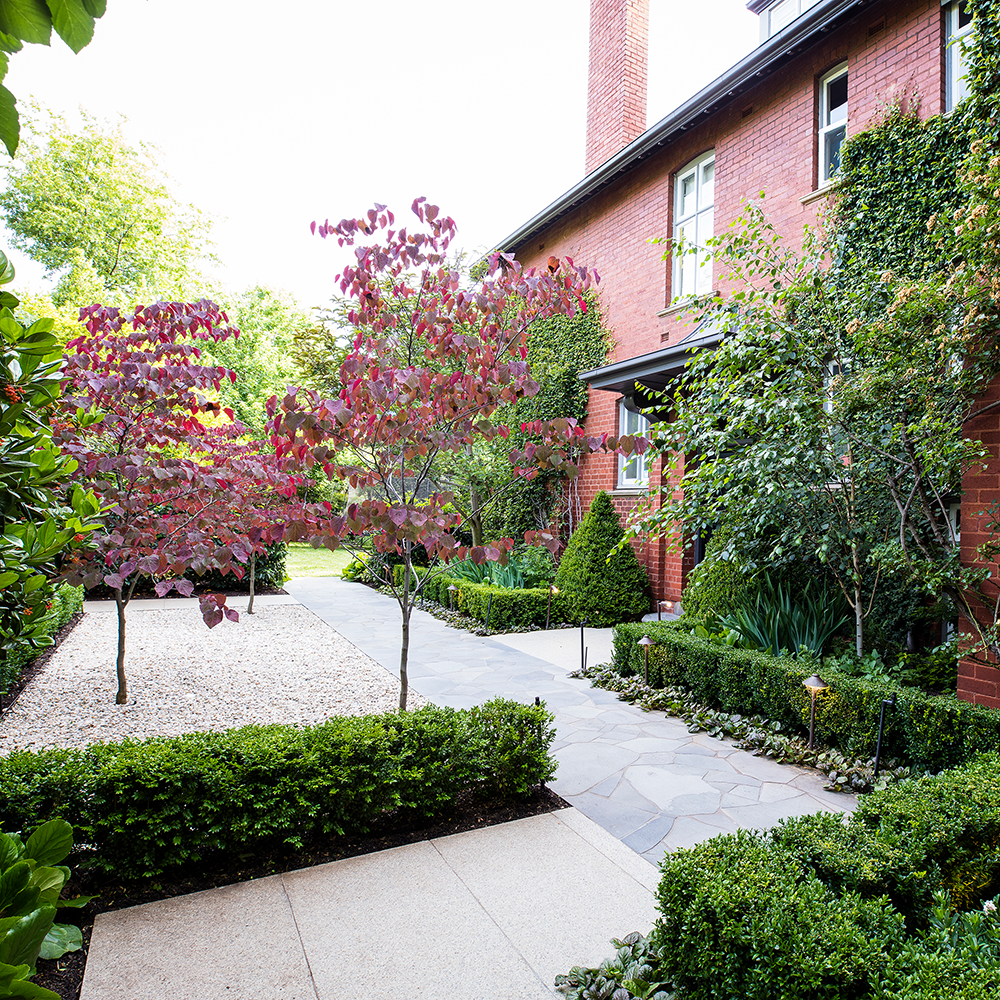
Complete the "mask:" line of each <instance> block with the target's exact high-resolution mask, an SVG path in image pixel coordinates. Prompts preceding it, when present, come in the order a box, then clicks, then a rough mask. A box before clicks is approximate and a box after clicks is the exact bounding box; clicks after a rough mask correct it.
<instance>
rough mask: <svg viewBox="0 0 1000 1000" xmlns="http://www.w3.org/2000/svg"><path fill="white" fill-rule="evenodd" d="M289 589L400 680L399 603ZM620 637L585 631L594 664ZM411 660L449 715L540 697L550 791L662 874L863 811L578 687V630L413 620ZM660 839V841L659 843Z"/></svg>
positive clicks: (352, 589) (347, 591)
mask: <svg viewBox="0 0 1000 1000" xmlns="http://www.w3.org/2000/svg"><path fill="white" fill-rule="evenodd" d="M286 590H288V592H289V593H290V594H292V595H293V596H294V597H295V598H296V599H298V600H299V601H300V602H301V603H302V604H304V605H305V606H306V607H307V608H309V609H310V610H311V611H313V613H314V614H316V615H318V616H319V617H320V618H322V619H323V620H324V621H325V622H327V623H328V624H329V625H330V626H331V627H332V628H334V629H336V630H337V631H338V632H340V633H341V634H342V635H343V636H344V637H345V638H346V639H348V640H349V641H350V642H353V643H354V644H355V645H357V646H358V647H360V648H361V649H362V650H363V651H364V652H366V653H368V655H369V656H371V657H372V658H373V659H375V660H376V661H377V662H380V663H382V664H383V665H384V666H385V667H386V669H388V670H390V671H391V672H392V673H393V675H395V673H396V671H397V670H398V661H399V652H398V650H399V632H400V624H399V609H398V606H397V605H396V603H395V601H394V600H393V599H392V598H390V597H386V596H384V595H382V594H379V593H378V592H377V591H374V590H371V589H370V588H368V587H365V586H362V585H361V584H356V583H346V582H344V581H342V580H337V579H334V578H313V579H300V580H291V581H289V582H288V583H287V584H286ZM611 638H612V630H611V629H586V630H585V631H584V643H585V645H586V647H587V649H588V650H589V652H588V660H589V662H590V663H596V662H601V661H607V660H608V659H610V656H611V648H612V646H611ZM409 656H410V664H411V667H410V677H411V687H412V688H413V690H415V691H418V692H419V693H420V694H422V695H424V696H425V697H427V698H429V699H430V700H432V701H434V702H436V703H437V704H440V705H450V706H452V707H455V708H464V707H469V706H470V705H472V704H479V703H482V702H484V701H487V700H489V699H490V698H494V697H496V696H498V695H502V696H504V697H508V698H514V699H516V700H518V701H522V702H525V703H531V702H533V701H534V699H535V698H536V697H539V698H542V700H544V701H545V703H546V705H547V707H548V708H549V710H550V711H551V712H552V713H553V715H554V716H555V726H556V733H557V739H556V743H555V745H554V747H555V749H554V756H555V757H556V759H557V760H558V762H559V771H558V773H557V775H556V779H555V780H554V781H553V783H552V787H553V788H554V789H555V791H556V792H558V793H559V794H560V795H561V796H562V797H563V798H564V799H566V801H567V802H570V803H571V804H573V805H574V806H576V807H577V808H578V809H580V810H581V811H582V812H583V813H584V814H585V815H587V816H589V817H590V818H591V819H592V820H594V821H595V822H596V823H598V824H600V825H601V826H602V827H604V829H606V830H608V831H609V832H611V833H612V834H614V836H616V837H619V838H624V839H625V840H626V842H628V843H630V844H635V845H641V847H637V850H638V852H639V853H640V854H641V855H642V856H643V857H644V858H646V859H647V860H648V861H650V862H652V863H654V864H656V863H658V862H659V859H660V858H661V857H662V856H663V854H664V853H665V852H666V851H667V850H670V849H672V848H673V847H677V846H689V845H690V844H692V843H695V842H697V840H698V839H704V838H705V837H710V836H715V835H716V834H717V833H718V832H719V830H720V829H735V828H736V824H739V825H741V826H747V827H751V828H765V827H769V826H772V825H773V824H774V823H777V822H778V821H779V820H780V819H782V818H784V817H788V816H798V815H802V814H804V813H808V812H815V811H817V810H820V809H827V810H832V811H835V812H848V811H851V810H852V809H853V808H854V804H855V801H854V797H853V796H852V795H844V794H834V793H830V792H825V791H824V790H823V783H824V779H823V776H822V775H821V774H819V773H818V772H815V771H810V770H808V769H805V768H799V767H794V766H790V765H784V764H778V763H776V762H775V761H773V760H770V759H768V758H765V757H755V756H753V755H752V754H750V753H748V752H746V751H743V750H739V749H738V748H737V747H735V746H734V745H733V744H732V743H731V742H729V741H725V740H717V739H714V738H712V737H710V736H709V735H708V734H707V733H695V734H692V733H689V732H688V731H687V726H686V725H685V724H684V723H683V722H681V721H680V720H678V719H673V718H669V717H666V716H663V715H658V714H657V713H647V712H643V711H642V710H641V709H639V708H636V707H635V706H633V705H629V704H627V703H625V702H621V701H619V700H618V699H617V697H616V695H615V694H614V693H613V692H611V691H604V690H601V689H598V688H591V687H590V686H589V682H587V681H585V680H581V679H574V678H570V677H569V676H568V674H569V672H570V671H571V670H574V669H576V668H577V667H578V666H579V662H580V632H579V630H578V629H552V630H549V631H540V632H530V633H516V634H512V635H496V636H474V635H471V634H470V633H467V632H464V631H461V630H458V629H454V628H451V627H450V626H448V625H447V624H446V623H445V622H443V621H441V620H439V619H437V618H434V617H433V616H432V615H429V614H426V613H424V612H422V611H414V613H413V618H412V620H411V631H410V653H409ZM463 665H465V667H466V669H463ZM640 805H641V808H640V807H639V806H640ZM654 821H656V822H654ZM682 821H683V822H682ZM640 830H645V833H643V834H642V835H639V836H637V834H638V831H640ZM657 832H662V836H661V838H660V840H659V841H658V842H657V843H655V844H650V843H649V839H650V838H651V837H652V836H653V835H654V833H657Z"/></svg>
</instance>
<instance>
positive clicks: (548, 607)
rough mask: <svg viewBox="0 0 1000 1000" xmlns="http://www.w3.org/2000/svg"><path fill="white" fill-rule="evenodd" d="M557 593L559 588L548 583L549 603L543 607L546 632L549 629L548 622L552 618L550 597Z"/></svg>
mask: <svg viewBox="0 0 1000 1000" xmlns="http://www.w3.org/2000/svg"><path fill="white" fill-rule="evenodd" d="M558 593H559V588H558V587H557V586H556V585H555V584H554V583H550V584H549V603H548V604H547V605H546V606H545V628H546V631H547V630H548V627H549V621H550V620H551V618H552V595H553V594H558Z"/></svg>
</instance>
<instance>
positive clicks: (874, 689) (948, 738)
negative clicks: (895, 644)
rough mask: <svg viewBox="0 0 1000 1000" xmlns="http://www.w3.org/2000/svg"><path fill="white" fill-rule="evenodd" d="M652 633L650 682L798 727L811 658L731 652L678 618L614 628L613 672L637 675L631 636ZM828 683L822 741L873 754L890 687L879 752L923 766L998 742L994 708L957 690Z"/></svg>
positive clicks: (830, 677) (827, 674)
mask: <svg viewBox="0 0 1000 1000" xmlns="http://www.w3.org/2000/svg"><path fill="white" fill-rule="evenodd" d="M643 635H649V636H650V638H651V639H653V640H654V643H655V645H653V646H651V647H650V649H649V683H650V684H651V685H653V686H654V687H671V686H678V687H685V688H687V689H689V690H690V691H691V693H692V694H693V696H694V697H695V698H696V699H697V700H698V701H699V702H701V703H702V704H704V705H707V706H709V707H710V708H716V709H722V710H723V711H726V712H732V713H737V714H740V715H762V716H764V717H765V718H768V719H771V720H773V721H776V722H780V723H782V724H783V725H787V726H793V727H796V728H798V729H799V730H800V731H804V730H805V727H806V726H807V725H808V720H809V697H808V694H807V692H806V690H805V689H804V688H803V686H802V681H803V679H804V678H805V677H806V676H807V675H808V674H810V673H812V672H813V670H814V669H815V664H813V663H808V662H806V661H802V662H801V663H799V662H797V661H795V660H792V659H790V658H788V657H778V656H771V655H770V654H768V653H762V652H758V651H755V650H746V649H736V648H733V647H730V646H726V645H724V644H721V643H716V642H712V641H711V640H709V639H705V638H701V637H699V636H696V635H692V634H691V633H690V632H688V631H686V629H685V625H684V624H683V623H676V622H670V623H667V622H663V623H660V622H643V623H641V624H622V625H619V626H618V627H617V628H616V629H615V636H614V661H613V665H614V667H615V669H616V670H617V671H618V672H619V673H620V674H622V675H623V676H633V675H641V674H642V669H643V656H642V651H641V649H640V648H639V646H637V645H636V643H637V641H638V640H639V639H640V638H642V636H643ZM823 678H824V680H825V681H826V682H827V684H829V685H830V688H829V690H828V691H825V692H822V693H821V694H820V695H819V696H818V697H817V700H816V732H817V736H818V738H819V739H820V740H821V741H822V742H824V743H825V744H827V745H831V746H835V747H839V748H840V749H842V750H843V751H844V752H845V753H846V754H848V755H850V756H859V757H861V756H864V757H868V756H872V755H874V753H875V743H876V739H877V736H878V719H879V709H880V707H881V704H882V701H883V699H886V698H888V697H889V696H890V695H892V694H893V693H895V694H896V695H897V698H898V704H897V706H896V710H895V712H891V713H888V714H887V716H886V731H885V735H884V737H883V742H882V749H883V754H884V756H885V757H886V758H890V757H897V758H900V759H902V760H905V761H906V762H907V763H909V764H910V765H912V766H913V767H915V768H918V769H920V770H931V771H939V770H941V769H942V768H948V767H954V766H955V765H956V764H960V763H962V762H963V761H967V760H970V759H972V758H973V757H975V756H976V754H978V753H981V752H983V751H988V750H993V749H995V748H996V747H998V746H1000V711H997V710H996V709H992V708H986V707H984V706H981V705H971V704H969V703H968V702H964V701H960V700H959V699H958V698H956V697H955V696H954V695H928V694H925V693H924V692H923V691H920V690H918V689H916V688H905V687H900V686H899V685H897V684H895V683H893V682H890V681H888V680H884V681H879V680H866V679H865V678H863V677H852V676H849V675H847V674H842V673H840V672H839V671H836V670H833V669H830V668H828V667H826V666H824V667H823Z"/></svg>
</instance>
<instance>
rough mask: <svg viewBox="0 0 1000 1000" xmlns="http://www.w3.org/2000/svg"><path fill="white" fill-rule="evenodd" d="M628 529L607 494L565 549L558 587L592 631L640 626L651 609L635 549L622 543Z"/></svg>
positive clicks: (598, 499)
mask: <svg viewBox="0 0 1000 1000" xmlns="http://www.w3.org/2000/svg"><path fill="white" fill-rule="evenodd" d="M624 534H625V532H624V529H623V528H622V526H621V521H620V520H619V518H618V512H617V511H616V510H615V508H614V506H613V505H612V503H611V498H610V497H609V496H608V494H607V493H605V492H604V491H603V490H602V491H601V492H600V493H598V494H597V496H595V497H594V502H593V503H592V504H591V505H590V510H589V511H587V513H586V514H585V515H584V518H583V520H582V521H581V522H580V526H579V527H578V528H577V529H576V531H575V532H573V537H572V538H571V539H570V540H569V545H567V546H566V551H565V552H564V553H563V557H562V561H561V562H560V563H559V570H558V571H557V573H556V586H557V587H558V588H559V590H560V591H564V592H565V593H566V595H567V600H568V603H569V607H570V612H571V614H572V616H573V617H574V618H575V619H583V618H586V619H587V621H588V623H589V625H590V626H591V627H592V628H606V627H607V626H610V625H617V624H618V623H619V622H625V621H635V620H636V619H637V618H641V617H642V616H643V615H644V614H646V612H648V611H649V608H650V595H649V580H648V578H647V577H646V571H645V569H643V567H642V565H641V564H640V562H639V560H638V559H637V558H636V554H635V551H634V550H633V549H632V546H631V545H622V546H621V547H618V543H619V542H620V541H621V540H622V538H623V537H624Z"/></svg>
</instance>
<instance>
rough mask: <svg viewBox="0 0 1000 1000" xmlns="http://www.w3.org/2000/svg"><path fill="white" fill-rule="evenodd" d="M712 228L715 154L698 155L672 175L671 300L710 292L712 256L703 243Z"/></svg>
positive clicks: (713, 222) (707, 238) (710, 235)
mask: <svg viewBox="0 0 1000 1000" xmlns="http://www.w3.org/2000/svg"><path fill="white" fill-rule="evenodd" d="M714 227H715V152H714V151H713V152H711V153H706V154H705V155H704V156H700V157H699V158H698V159H697V160H695V161H694V162H693V163H689V164H688V165H687V166H686V167H684V169H683V170H678V171H677V173H676V174H675V175H674V245H675V246H676V245H677V244H678V243H679V242H681V241H683V250H682V251H681V252H680V253H674V278H673V289H672V291H673V297H674V298H675V299H684V298H691V297H692V296H694V295H704V294H706V293H708V292H711V291H712V257H711V254H710V253H709V251H708V249H707V247H706V246H705V244H706V242H707V241H708V240H709V239H710V238H711V237H712V236H713V235H714Z"/></svg>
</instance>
